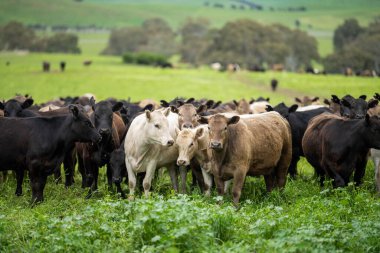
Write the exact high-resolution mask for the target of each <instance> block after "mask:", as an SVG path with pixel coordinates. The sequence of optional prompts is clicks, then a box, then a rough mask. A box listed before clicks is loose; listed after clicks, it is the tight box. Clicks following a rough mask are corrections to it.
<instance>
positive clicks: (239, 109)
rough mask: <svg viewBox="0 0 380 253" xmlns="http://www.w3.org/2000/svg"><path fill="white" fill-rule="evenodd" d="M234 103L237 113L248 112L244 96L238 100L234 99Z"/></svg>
mask: <svg viewBox="0 0 380 253" xmlns="http://www.w3.org/2000/svg"><path fill="white" fill-rule="evenodd" d="M234 104H235V105H236V111H237V112H238V113H239V114H248V113H249V112H250V110H249V103H248V101H247V100H245V99H244V98H243V99H241V100H240V101H239V102H237V101H236V100H234Z"/></svg>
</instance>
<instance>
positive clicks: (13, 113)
mask: <svg viewBox="0 0 380 253" xmlns="http://www.w3.org/2000/svg"><path fill="white" fill-rule="evenodd" d="M33 102H34V101H33V99H32V98H27V99H25V101H24V102H20V101H18V100H16V99H10V100H8V101H7V102H5V103H1V102H0V109H2V110H4V117H21V116H22V115H21V114H22V111H23V110H25V109H26V108H29V107H30V106H31V105H33Z"/></svg>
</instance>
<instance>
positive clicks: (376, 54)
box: [323, 18, 380, 75]
mask: <svg viewBox="0 0 380 253" xmlns="http://www.w3.org/2000/svg"><path fill="white" fill-rule="evenodd" d="M323 64H324V67H325V69H326V70H327V71H328V72H333V73H342V72H345V71H347V69H350V70H351V71H352V72H355V73H356V74H357V75H360V74H362V73H361V72H363V71H373V70H374V71H376V72H377V73H380V18H376V19H375V20H373V21H372V22H371V23H370V24H369V25H368V26H367V27H362V26H360V25H359V22H358V21H357V20H356V19H348V20H345V21H344V23H343V24H342V25H340V26H339V27H338V28H337V29H336V30H335V32H334V52H333V53H332V54H330V55H328V56H327V57H326V58H325V59H324V61H323Z"/></svg>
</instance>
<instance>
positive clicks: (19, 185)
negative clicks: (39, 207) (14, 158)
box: [16, 169, 24, 196]
mask: <svg viewBox="0 0 380 253" xmlns="http://www.w3.org/2000/svg"><path fill="white" fill-rule="evenodd" d="M16 181H17V187H16V195H17V196H21V195H22V182H23V181H24V169H18V170H16Z"/></svg>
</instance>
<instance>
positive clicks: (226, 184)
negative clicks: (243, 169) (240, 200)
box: [224, 179, 232, 194]
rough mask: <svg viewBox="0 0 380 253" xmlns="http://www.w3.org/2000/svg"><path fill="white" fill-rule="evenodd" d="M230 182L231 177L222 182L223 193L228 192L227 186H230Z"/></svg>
mask: <svg viewBox="0 0 380 253" xmlns="http://www.w3.org/2000/svg"><path fill="white" fill-rule="evenodd" d="M231 182H232V179H230V180H227V181H225V182H224V193H225V194H227V193H228V188H229V187H230V185H231Z"/></svg>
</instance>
